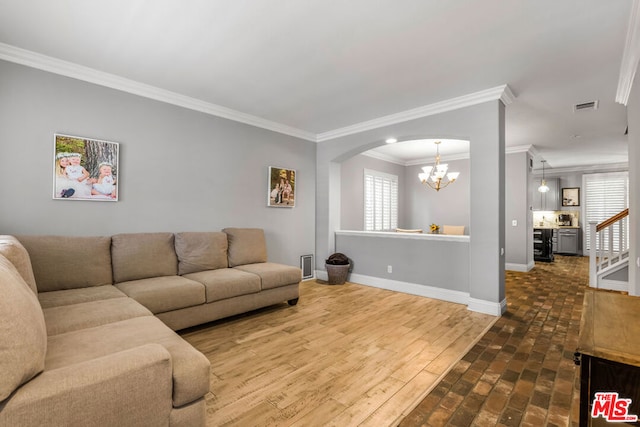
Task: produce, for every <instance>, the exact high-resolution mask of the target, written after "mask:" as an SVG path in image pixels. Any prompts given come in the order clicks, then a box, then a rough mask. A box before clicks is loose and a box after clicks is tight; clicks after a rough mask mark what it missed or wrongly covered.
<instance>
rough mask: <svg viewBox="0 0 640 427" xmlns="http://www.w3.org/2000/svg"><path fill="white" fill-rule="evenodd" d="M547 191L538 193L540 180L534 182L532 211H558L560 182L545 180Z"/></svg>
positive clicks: (556, 179) (550, 179)
mask: <svg viewBox="0 0 640 427" xmlns="http://www.w3.org/2000/svg"><path fill="white" fill-rule="evenodd" d="M546 181H547V186H548V187H549V191H547V192H546V193H540V192H539V191H538V187H539V186H540V182H541V181H540V180H535V181H534V185H533V186H532V187H533V197H532V201H533V210H534V211H557V210H560V209H561V207H560V180H559V179H558V178H549V179H547V180H546Z"/></svg>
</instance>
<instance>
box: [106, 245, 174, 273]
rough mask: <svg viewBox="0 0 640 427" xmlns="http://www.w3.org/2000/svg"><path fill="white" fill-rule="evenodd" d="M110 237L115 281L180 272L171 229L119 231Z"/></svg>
mask: <svg viewBox="0 0 640 427" xmlns="http://www.w3.org/2000/svg"><path fill="white" fill-rule="evenodd" d="M111 241H112V244H111V257H112V263H113V280H114V282H115V283H120V282H127V281H129V280H138V279H147V278H149V277H159V276H175V275H176V274H178V258H177V257H176V252H175V248H174V245H173V234H172V233H128V234H116V235H115V236H112V237H111Z"/></svg>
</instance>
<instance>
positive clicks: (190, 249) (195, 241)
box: [175, 231, 229, 275]
mask: <svg viewBox="0 0 640 427" xmlns="http://www.w3.org/2000/svg"><path fill="white" fill-rule="evenodd" d="M175 239H176V241H175V245H176V255H177V256H178V274H180V275H183V274H189V273H198V272H200V271H206V270H217V269H219V268H227V267H228V266H229V264H228V262H227V246H228V245H227V235H226V234H225V233H222V232H219V231H218V232H203V233H198V232H184V233H176V235H175Z"/></svg>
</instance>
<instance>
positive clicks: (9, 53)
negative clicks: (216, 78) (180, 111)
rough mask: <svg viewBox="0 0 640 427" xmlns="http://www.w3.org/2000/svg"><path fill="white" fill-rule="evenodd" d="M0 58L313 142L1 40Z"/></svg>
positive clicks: (300, 132)
mask: <svg viewBox="0 0 640 427" xmlns="http://www.w3.org/2000/svg"><path fill="white" fill-rule="evenodd" d="M0 59H4V60H5V61H9V62H14V63H16V64H21V65H26V66H28V67H32V68H37V69H39V70H43V71H48V72H50V73H54V74H59V75H62V76H65V77H70V78H73V79H77V80H82V81H85V82H89V83H93V84H96V85H100V86H104V87H108V88H111V89H116V90H120V91H123V92H127V93H131V94H134V95H138V96H142V97H144V98H149V99H153V100H155V101H160V102H165V103H167V104H172V105H177V106H179V107H183V108H187V109H189V110H195V111H199V112H201V113H205V114H209V115H212V116H216V117H222V118H224V119H229V120H233V121H235V122H240V123H244V124H247V125H251V126H255V127H259V128H262V129H267V130H270V131H273V132H278V133H282V134H285V135H289V136H294V137H296V138H301V139H306V140H308V141H313V142H317V139H316V135H315V134H313V133H311V132H307V131H304V130H301V129H296V128H293V127H290V126H286V125H283V124H280V123H277V122H273V121H271V120H266V119H263V118H261V117H257V116H253V115H251V114H246V113H242V112H240V111H236V110H232V109H231V108H227V107H223V106H221V105H216V104H212V103H209V102H205V101H202V100H200V99H196V98H192V97H189V96H185V95H181V94H179V93H175V92H171V91H168V90H165V89H161V88H158V87H155V86H151V85H147V84H144V83H140V82H137V81H135V80H130V79H126V78H124V77H120V76H116V75H114V74H110V73H105V72H103V71H98V70H95V69H93V68H89V67H85V66H82V65H78V64H75V63H73V62H68V61H63V60H61V59H57V58H53V57H50V56H46V55H42V54H39V53H36V52H32V51H29V50H26V49H21V48H18V47H15V46H11V45H8V44H5V43H0Z"/></svg>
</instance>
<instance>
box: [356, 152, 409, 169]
mask: <svg viewBox="0 0 640 427" xmlns="http://www.w3.org/2000/svg"><path fill="white" fill-rule="evenodd" d="M360 154H362V155H363V156H367V157H371V158H372V159H378V160H382V161H384V162H389V163H393V164H396V165H400V166H406V164H405V162H404V161H402V160H401V159H399V158H397V157H394V156H389V155H387V154H382V153H378V152H377V151H372V150H369V151H364V152H362V153H360Z"/></svg>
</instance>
